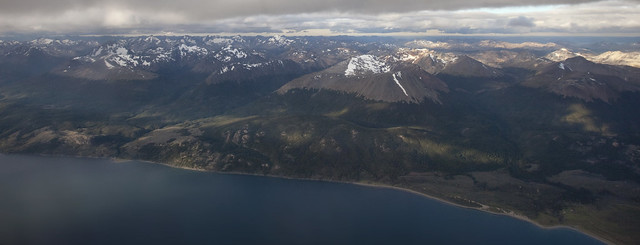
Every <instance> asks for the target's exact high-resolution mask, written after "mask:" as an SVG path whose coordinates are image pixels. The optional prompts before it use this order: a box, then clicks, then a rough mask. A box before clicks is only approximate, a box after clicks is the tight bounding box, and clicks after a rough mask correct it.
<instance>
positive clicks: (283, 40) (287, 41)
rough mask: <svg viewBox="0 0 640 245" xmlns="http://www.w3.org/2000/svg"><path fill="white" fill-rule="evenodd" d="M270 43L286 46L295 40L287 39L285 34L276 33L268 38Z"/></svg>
mask: <svg viewBox="0 0 640 245" xmlns="http://www.w3.org/2000/svg"><path fill="white" fill-rule="evenodd" d="M267 42H269V43H270V44H275V45H278V46H285V45H289V44H291V43H293V40H291V39H287V38H285V37H284V36H280V35H275V36H273V37H271V38H269V39H268V40H267Z"/></svg>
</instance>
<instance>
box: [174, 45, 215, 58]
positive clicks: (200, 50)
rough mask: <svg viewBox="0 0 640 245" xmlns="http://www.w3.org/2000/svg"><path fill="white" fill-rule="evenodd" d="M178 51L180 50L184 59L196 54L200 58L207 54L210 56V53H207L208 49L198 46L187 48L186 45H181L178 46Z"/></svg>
mask: <svg viewBox="0 0 640 245" xmlns="http://www.w3.org/2000/svg"><path fill="white" fill-rule="evenodd" d="M178 49H179V50H180V56H182V57H184V56H186V55H187V54H191V53H194V54H196V55H198V56H205V55H207V54H209V51H207V49H205V48H201V47H198V46H195V45H194V46H187V45H186V44H184V43H183V44H180V46H178Z"/></svg>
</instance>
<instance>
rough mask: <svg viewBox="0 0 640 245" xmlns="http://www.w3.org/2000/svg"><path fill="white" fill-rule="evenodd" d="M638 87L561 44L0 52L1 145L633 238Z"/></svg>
mask: <svg viewBox="0 0 640 245" xmlns="http://www.w3.org/2000/svg"><path fill="white" fill-rule="evenodd" d="M631 46H633V45H631ZM601 49H602V47H601V46H598V48H597V50H601ZM594 50H596V49H594ZM639 92H640V56H639V55H638V50H633V49H631V50H606V51H593V50H589V49H585V48H584V45H573V46H572V45H570V44H564V43H563V44H560V43H553V42H531V41H528V42H520V43H516V42H506V41H497V40H471V41H466V40H406V39H393V38H375V37H285V36H232V37H222V36H141V37H81V38H69V39H46V38H41V39H35V40H31V41H10V40H3V41H0V151H1V152H3V153H28V154H53V155H74V156H91V157H112V158H125V159H141V160H149V161H155V162H162V163H166V164H170V165H174V166H177V167H185V168H195V169H201V170H208V171H219V172H234V173H247V174H264V175H271V176H282V177H295V178H312V179H323V180H335V181H349V182H360V183H375V184H384V185H391V186H396V187H400V188H405V189H410V190H413V191H417V192H421V193H425V194H428V195H432V196H436V197H439V198H442V199H445V200H448V201H451V202H455V203H458V204H461V205H465V206H469V207H473V208H478V209H482V210H485V211H491V212H496V213H509V214H514V215H519V216H522V217H526V218H528V219H531V220H533V221H535V222H537V223H539V224H542V225H569V226H572V227H576V228H579V229H581V230H583V231H585V232H588V233H590V234H593V235H596V236H598V237H600V238H602V239H605V240H607V241H611V242H614V243H620V244H634V243H636V242H637V241H638V240H640V237H639V236H638V234H637V232H636V231H637V230H638V229H640V123H638V122H640V114H638V113H637V108H638V106H640V96H639V95H640V94H639Z"/></svg>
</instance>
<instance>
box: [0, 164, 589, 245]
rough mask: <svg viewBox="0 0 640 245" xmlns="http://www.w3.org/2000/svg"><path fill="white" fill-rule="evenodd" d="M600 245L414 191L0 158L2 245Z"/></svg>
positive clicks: (573, 234)
mask: <svg viewBox="0 0 640 245" xmlns="http://www.w3.org/2000/svg"><path fill="white" fill-rule="evenodd" d="M10 244H602V243H600V242H599V241H597V240H595V239H593V238H591V237H588V236H586V235H584V234H582V233H579V232H576V231H574V230H571V229H542V228H539V227H537V226H535V225H533V224H530V223H527V222H524V221H521V220H517V219H514V218H511V217H507V216H501V215H494V214H489V213H485V212H480V211H476V210H471V209H465V208H460V207H456V206H452V205H448V204H445V203H442V202H439V201H436V200H433V199H429V198H426V197H423V196H419V195H415V194H411V193H408V192H403V191H398V190H393V189H384V188H373V187H365V186H357V185H351V184H342V183H330V182H321V181H304V180H289V179H279V178H268V177H259V176H243V175H224V174H216V173H205V172H196V171H188V170H181V169H174V168H169V167H165V166H162V165H157V164H151V163H143V162H135V161H127V162H118V163H116V162H112V161H109V160H101V159H82V158H61V157H38V156H20V155H1V154H0V245H10Z"/></svg>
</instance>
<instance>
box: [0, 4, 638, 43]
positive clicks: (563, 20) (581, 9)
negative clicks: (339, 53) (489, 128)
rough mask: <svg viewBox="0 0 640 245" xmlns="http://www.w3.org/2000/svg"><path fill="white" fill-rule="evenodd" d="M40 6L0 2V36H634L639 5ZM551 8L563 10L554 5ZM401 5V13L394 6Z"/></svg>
mask: <svg viewBox="0 0 640 245" xmlns="http://www.w3.org/2000/svg"><path fill="white" fill-rule="evenodd" d="M40 1H44V0H22V1H19V2H20V3H15V4H14V3H11V4H7V3H1V5H0V13H2V14H0V33H3V32H4V33H6V32H33V31H51V32H59V33H69V32H72V33H91V34H100V32H106V31H108V32H121V33H130V32H162V31H165V32H217V31H225V32H243V31H250V32H261V31H273V30H276V31H277V30H298V31H300V30H307V29H316V30H317V29H324V30H326V29H330V30H333V31H334V32H365V33H378V32H379V33H389V32H398V33H400V32H408V33H412V32H415V33H427V31H428V30H438V31H444V32H445V34H446V33H476V34H481V33H525V34H527V33H548V32H555V33H604V34H606V33H630V34H638V35H640V18H638V17H637V15H638V13H640V2H639V1H637V0H622V1H620V0H607V1H595V2H594V1H580V0H577V1H567V0H565V1H551V0H548V1H547V0H545V1H538V2H539V3H545V2H546V3H550V4H547V5H544V4H542V5H540V4H538V5H531V4H532V3H531V2H530V1H520V2H517V1H506V0H488V1H473V2H470V1H463V0H449V1H411V0H398V1H399V2H398V1H395V2H394V1H383V0H371V1H369V2H367V3H368V4H365V2H366V1H365V2H363V1H364V0H353V1H338V0H327V1H293V0H271V1H266V0H244V1H242V0H238V1H233V2H230V1H201V0H184V1H170V0H156V1H153V2H146V1H142V0H138V1H124V0H112V1H97V0H85V1H80V0H65V2H70V3H72V4H70V5H69V6H66V8H60V7H59V6H53V5H52V4H51V3H44V2H43V6H45V7H49V8H51V9H52V11H42V10H43V9H44V8H45V7H43V8H42V9H40V8H37V7H33V8H32V9H27V8H25V5H24V4H21V3H23V2H24V3H32V4H35V3H40ZM51 1H52V2H56V1H55V0H51ZM178 2H179V3H180V5H178V4H177V3H178ZM479 2H482V3H483V4H480V3H479ZM556 2H557V3H564V4H555V3H556ZM392 3H393V4H392ZM403 3H404V4H405V5H407V6H396V5H402V4H403ZM426 3H429V4H431V5H429V4H426ZM551 3H552V4H551ZM357 4H360V5H361V6H357ZM5 5H6V6H5ZM63 6H64V5H63ZM283 6H287V7H286V8H285V7H283ZM469 6H473V7H475V8H470V7H469ZM384 8H387V9H388V10H389V11H386V10H385V9H384ZM11 9H13V10H15V11H11ZM421 9H424V10H421Z"/></svg>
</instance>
